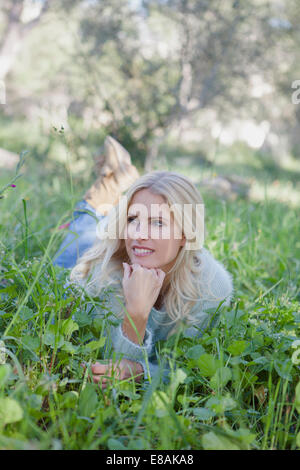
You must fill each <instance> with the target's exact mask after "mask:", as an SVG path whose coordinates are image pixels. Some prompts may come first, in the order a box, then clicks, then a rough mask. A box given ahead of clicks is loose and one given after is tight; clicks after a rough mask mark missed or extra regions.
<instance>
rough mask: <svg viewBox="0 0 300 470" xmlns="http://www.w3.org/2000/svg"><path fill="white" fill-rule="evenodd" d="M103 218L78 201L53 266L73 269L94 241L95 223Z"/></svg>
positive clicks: (85, 203) (91, 208) (87, 205)
mask: <svg viewBox="0 0 300 470" xmlns="http://www.w3.org/2000/svg"><path fill="white" fill-rule="evenodd" d="M87 211H90V212H91V213H92V214H94V216H93V215H91V214H89V213H88V212H87ZM105 217H106V216H105V215H101V214H99V213H96V210H95V209H94V208H93V207H91V206H90V205H89V204H88V203H87V202H86V201H80V202H79V203H78V204H77V206H76V207H75V210H74V212H73V217H72V221H71V222H70V225H69V227H68V233H67V235H66V237H65V239H64V240H63V242H62V243H61V245H60V247H59V249H58V251H57V253H56V254H55V256H54V260H53V264H54V265H57V266H61V267H64V268H73V266H75V264H76V262H77V259H78V258H79V257H80V256H81V255H82V254H83V253H84V252H85V251H86V250H87V249H88V248H90V247H91V246H92V245H93V243H94V241H95V240H96V227H97V223H98V222H99V221H100V220H101V219H104V218H105Z"/></svg>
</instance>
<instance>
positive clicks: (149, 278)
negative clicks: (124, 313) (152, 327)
mask: <svg viewBox="0 0 300 470" xmlns="http://www.w3.org/2000/svg"><path fill="white" fill-rule="evenodd" d="M123 267H124V276H123V282H122V286H123V291H124V297H125V303H126V309H127V310H128V312H129V313H130V314H131V315H133V316H142V317H144V318H145V317H147V318H148V316H149V313H150V311H151V309H152V307H153V305H154V304H155V302H156V300H157V298H158V296H159V293H160V290H161V288H162V285H163V281H164V278H165V273H164V271H162V270H161V269H154V268H152V269H149V268H144V267H142V266H140V265H139V264H132V265H129V264H127V263H123Z"/></svg>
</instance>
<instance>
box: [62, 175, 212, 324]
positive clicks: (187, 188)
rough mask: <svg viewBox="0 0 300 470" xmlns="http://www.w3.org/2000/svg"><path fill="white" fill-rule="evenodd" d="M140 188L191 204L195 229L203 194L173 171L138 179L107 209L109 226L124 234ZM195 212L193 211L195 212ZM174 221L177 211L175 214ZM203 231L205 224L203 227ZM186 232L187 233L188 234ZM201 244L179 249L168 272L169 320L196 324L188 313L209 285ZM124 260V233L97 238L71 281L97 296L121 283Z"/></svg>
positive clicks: (166, 299)
mask: <svg viewBox="0 0 300 470" xmlns="http://www.w3.org/2000/svg"><path fill="white" fill-rule="evenodd" d="M141 189H149V190H150V191H151V192H152V193H153V194H157V195H161V196H162V197H164V199H165V200H166V202H167V204H168V205H169V207H171V206H173V205H177V206H180V205H181V206H182V207H183V206H184V205H185V204H190V207H192V217H191V219H190V227H188V228H186V227H185V230H187V229H189V230H192V231H193V232H194V231H195V228H196V227H195V221H196V213H195V211H196V208H197V205H198V206H199V205H200V204H202V205H203V200H202V197H201V194H200V193H199V191H198V190H197V188H196V187H195V185H194V184H193V183H192V182H191V181H190V180H189V179H188V178H187V177H185V176H183V175H180V174H178V173H175V172H170V171H153V172H151V173H147V174H145V175H143V176H141V177H140V178H139V179H137V180H136V181H135V182H134V183H133V184H132V186H131V187H130V188H129V190H128V191H127V193H126V195H125V197H124V196H123V197H122V198H121V199H120V201H119V203H118V204H117V205H116V206H115V207H114V208H113V209H112V210H111V211H109V212H108V215H107V219H106V224H107V226H106V228H107V232H109V230H110V228H111V227H115V226H116V225H117V226H118V229H119V232H118V233H119V234H123V233H124V230H125V227H126V224H127V212H128V208H129V205H130V203H131V200H132V198H133V196H134V194H135V193H136V192H137V191H139V190H141ZM193 212H194V213H193ZM174 216H175V220H176V217H178V214H176V213H175V214H174ZM203 230H204V226H203ZM185 234H186V233H184V235H185ZM201 249H202V247H198V249H194V250H188V249H186V245H185V246H183V247H181V248H180V251H179V253H178V255H177V258H176V262H175V264H174V265H173V267H172V269H171V270H170V271H169V273H168V274H169V275H170V276H169V283H168V286H167V289H165V290H164V292H165V294H164V298H163V302H164V306H165V309H166V312H167V314H168V316H169V317H170V319H171V322H170V323H173V322H177V321H178V320H182V319H187V320H188V321H189V322H191V323H193V318H192V317H190V316H189V313H190V311H191V309H192V307H193V306H194V304H195V303H196V302H197V301H199V300H205V299H206V298H208V297H207V294H208V293H207V290H206V288H205V289H203V285H202V284H201V282H200V279H201V271H202V266H201V260H200V256H199V255H200V254H201ZM122 262H129V258H128V255H127V251H126V248H125V242H124V239H122V237H121V236H119V237H115V238H110V237H108V238H106V239H102V240H97V241H96V242H95V243H94V245H93V246H92V247H91V248H90V249H89V250H87V251H86V252H85V253H84V255H83V256H82V257H81V258H80V259H79V260H78V263H77V265H76V266H75V267H74V268H73V270H72V271H71V276H70V279H71V281H72V282H75V283H79V284H81V285H82V283H83V281H84V283H85V285H84V287H85V290H86V292H87V293H88V294H89V295H91V296H98V295H99V294H100V292H101V291H102V289H105V288H107V287H109V286H114V285H120V279H121V278H122V276H123V266H122Z"/></svg>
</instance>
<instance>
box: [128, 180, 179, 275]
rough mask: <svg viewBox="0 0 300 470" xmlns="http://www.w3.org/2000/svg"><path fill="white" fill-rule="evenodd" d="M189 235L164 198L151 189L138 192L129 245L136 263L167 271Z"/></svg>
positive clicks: (132, 210) (130, 218) (132, 208)
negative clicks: (176, 221)
mask: <svg viewBox="0 0 300 470" xmlns="http://www.w3.org/2000/svg"><path fill="white" fill-rule="evenodd" d="M184 244H185V237H184V236H183V235H182V231H181V229H180V227H179V226H178V224H176V223H175V221H174V216H173V214H172V213H171V211H170V208H169V206H168V204H167V203H166V202H165V200H164V198H163V197H162V196H160V195H157V194H152V193H151V192H150V190H149V189H141V190H139V191H137V192H136V193H135V195H134V196H133V198H132V200H131V204H130V206H129V208H128V215H127V227H126V229H125V246H126V251H127V254H128V256H129V259H130V261H131V263H132V264H140V265H141V266H143V267H145V268H160V269H162V270H163V271H164V272H167V271H169V270H170V269H171V267H172V266H173V265H174V264H175V261H176V257H177V255H178V253H179V249H180V247H182V246H183V245H184Z"/></svg>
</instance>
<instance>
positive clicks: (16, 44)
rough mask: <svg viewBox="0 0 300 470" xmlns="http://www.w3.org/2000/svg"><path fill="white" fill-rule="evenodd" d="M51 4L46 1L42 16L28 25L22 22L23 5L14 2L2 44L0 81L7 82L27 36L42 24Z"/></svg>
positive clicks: (41, 12) (0, 49) (0, 47)
mask: <svg viewBox="0 0 300 470" xmlns="http://www.w3.org/2000/svg"><path fill="white" fill-rule="evenodd" d="M49 3H50V0H45V1H44V4H43V6H42V7H41V11H40V14H39V15H38V16H37V17H36V18H34V19H33V20H31V21H29V22H27V23H23V22H22V20H21V15H22V11H23V3H22V2H16V3H15V2H14V3H13V4H12V7H11V9H10V13H9V16H8V20H7V27H6V31H5V33H4V38H3V40H2V42H1V44H0V80H5V78H6V77H7V75H8V73H9V72H10V70H11V69H12V67H13V65H14V63H15V60H16V58H17V55H18V53H19V51H20V50H21V48H22V45H23V41H24V38H25V36H26V35H27V34H28V33H29V31H31V30H32V28H34V26H36V25H37V24H38V23H39V22H40V19H41V17H42V15H43V14H44V13H45V12H46V10H48V8H49Z"/></svg>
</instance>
